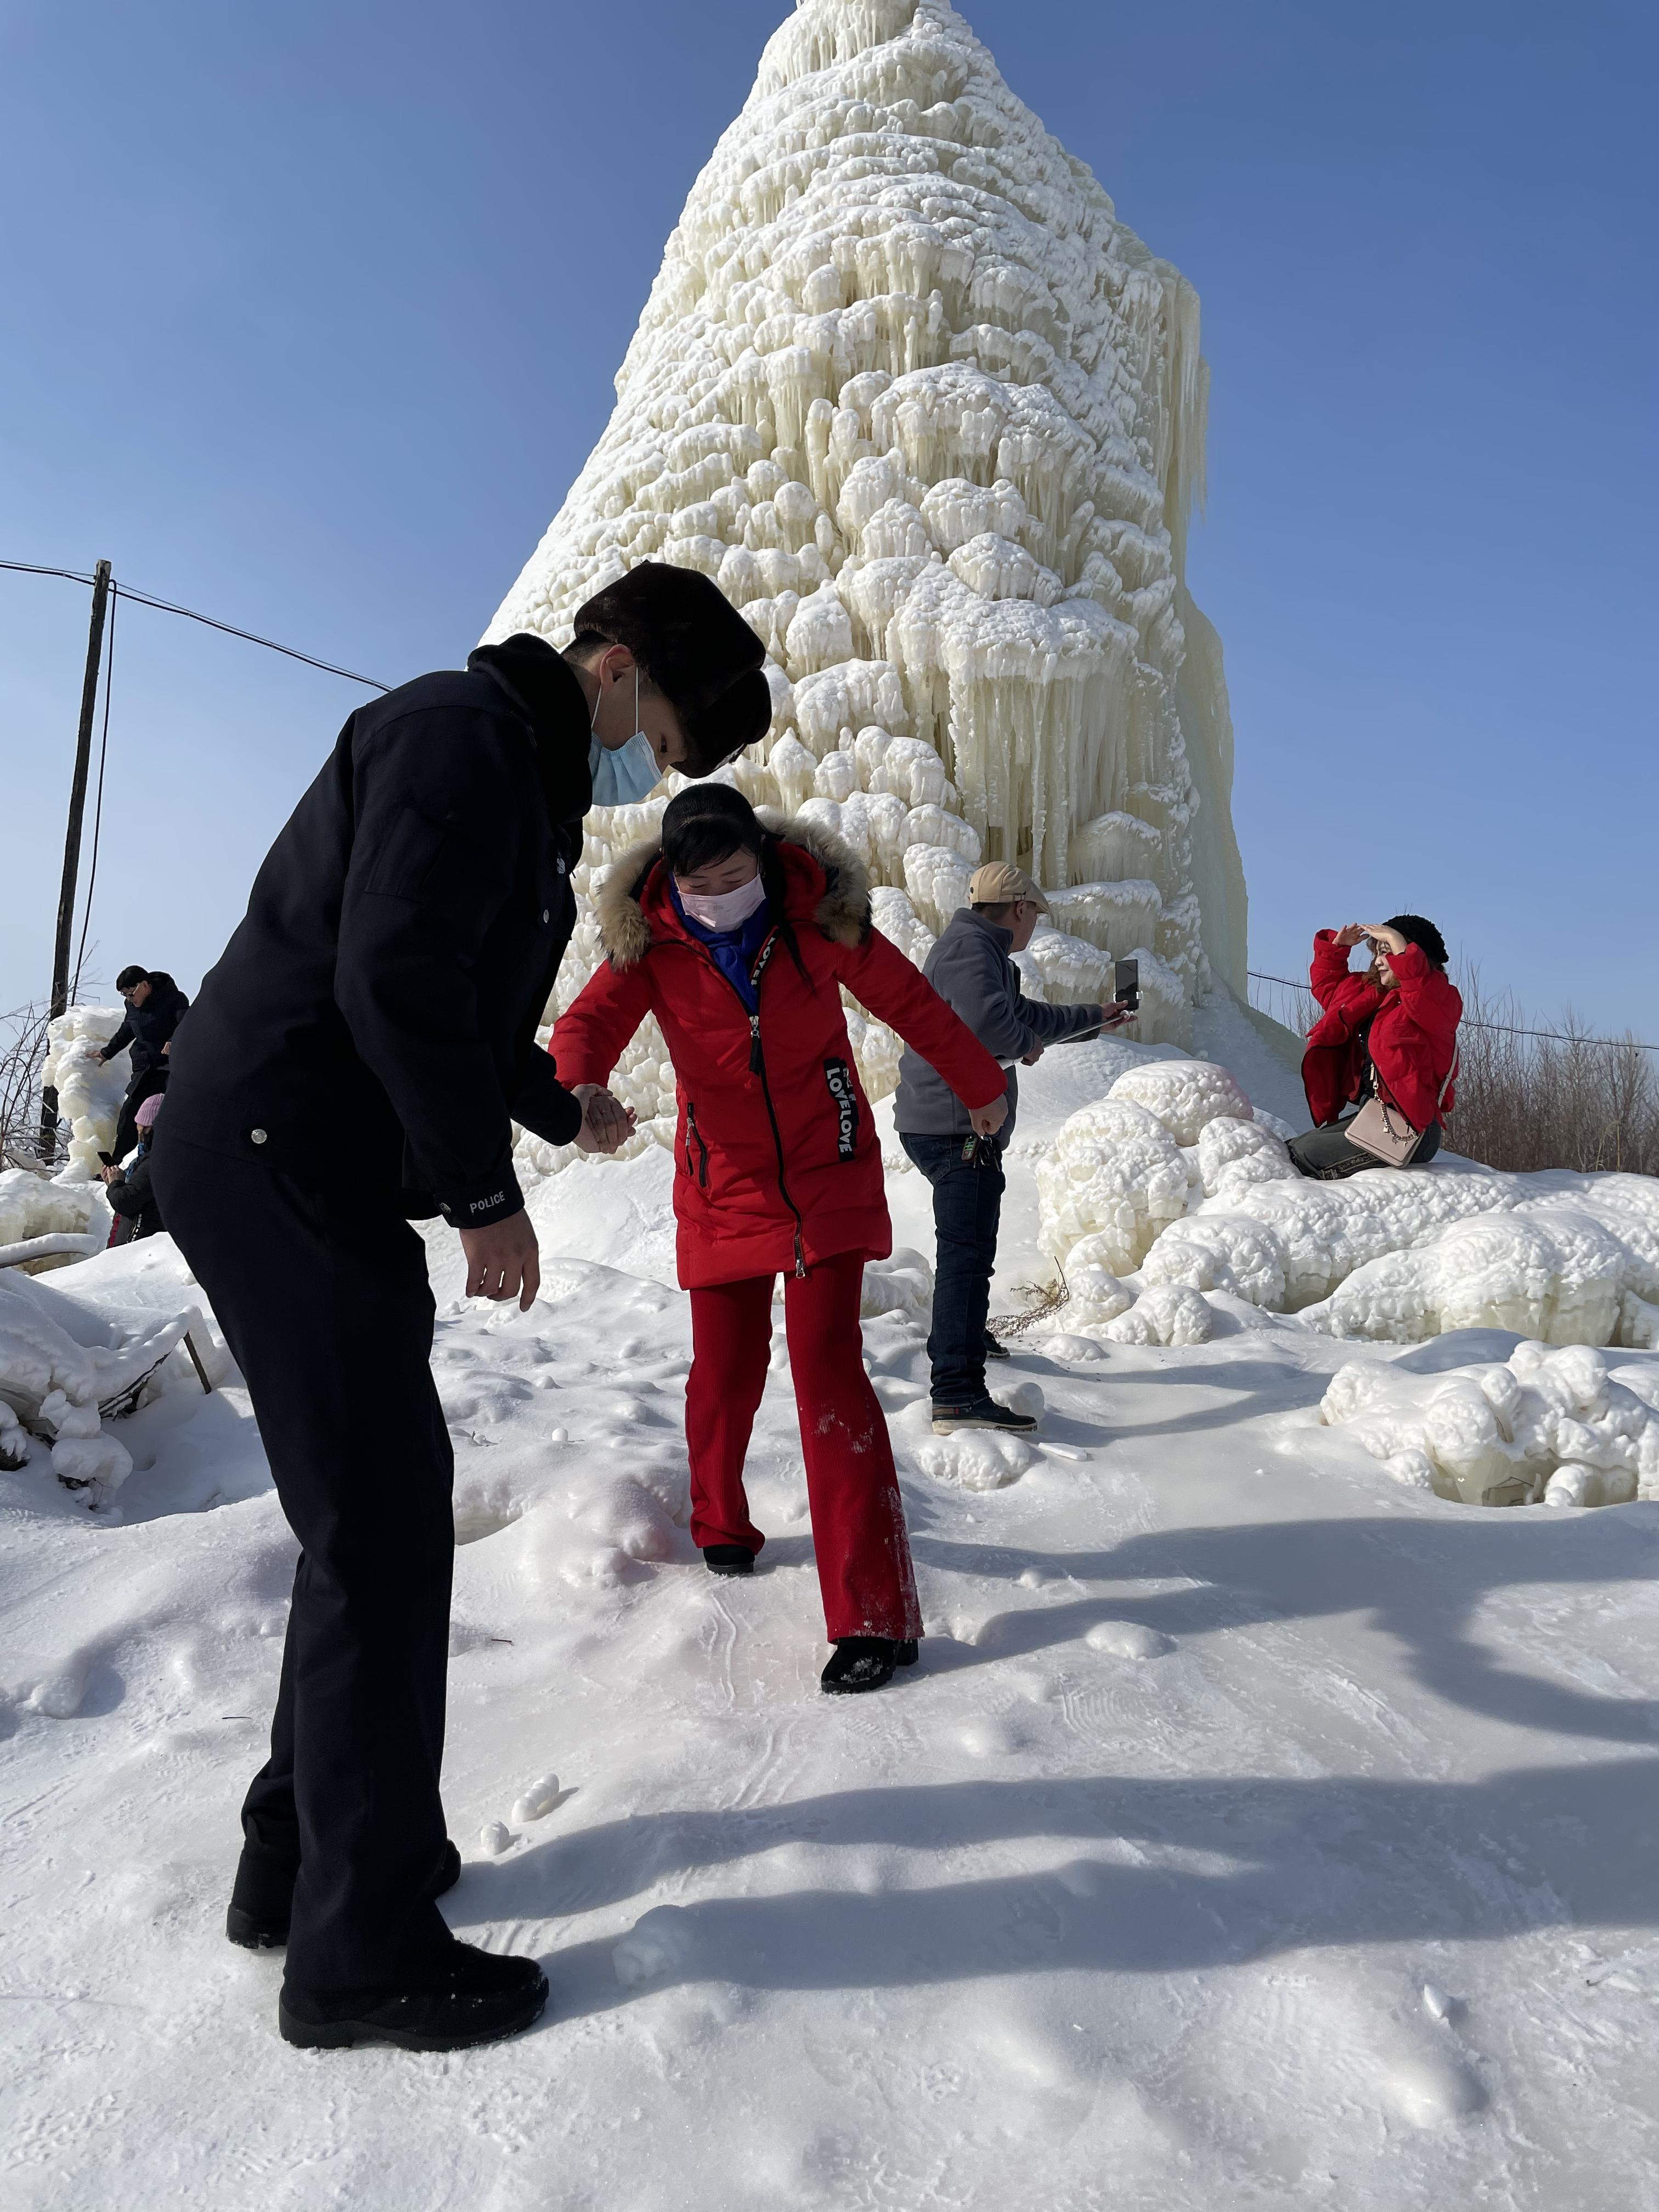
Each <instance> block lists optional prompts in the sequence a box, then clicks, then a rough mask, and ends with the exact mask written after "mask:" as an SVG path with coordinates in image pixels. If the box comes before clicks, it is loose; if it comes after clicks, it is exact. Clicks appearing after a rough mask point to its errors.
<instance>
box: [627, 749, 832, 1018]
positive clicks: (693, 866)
mask: <svg viewBox="0 0 1659 2212" xmlns="http://www.w3.org/2000/svg"><path fill="white" fill-rule="evenodd" d="M778 843H779V841H778V839H777V838H776V837H775V836H774V835H773V834H772V832H771V831H770V830H769V829H768V828H767V827H766V824H765V823H763V821H762V820H761V818H760V817H759V816H758V815H757V813H756V811H755V810H754V808H753V807H752V806H751V805H750V804H749V801H748V800H747V799H745V798H744V795H743V793H741V792H740V791H737V790H734V789H733V787H732V785H730V784H729V783H699V784H696V785H693V786H691V787H690V788H688V789H687V790H684V791H682V792H679V793H677V794H676V796H675V797H674V798H672V799H670V800H669V802H668V804H667V805H666V806H665V808H664V810H663V817H662V856H663V859H664V860H665V861H666V862H667V863H668V866H669V868H670V870H671V872H672V873H673V874H675V875H677V876H690V875H695V874H696V871H697V870H698V869H699V868H714V867H718V866H719V865H720V862H721V861H722V860H730V859H731V857H732V854H733V853H753V854H755V855H756V856H757V859H758V860H759V861H760V874H761V881H762V883H763V884H764V885H765V886H766V902H767V908H768V910H769V913H770V915H771V916H772V919H773V921H774V922H775V924H776V926H777V930H778V934H779V935H780V936H781V938H782V939H783V941H784V944H785V945H786V946H787V948H788V952H789V957H790V958H791V959H792V960H793V962H794V963H795V966H796V969H798V971H799V975H800V978H801V981H803V982H804V983H805V985H806V987H807V988H808V989H809V990H811V988H812V987H813V984H812V979H811V975H808V974H807V972H806V963H805V961H804V960H803V959H802V958H801V957H800V945H799V943H798V942H797V940H796V937H795V933H794V930H793V927H791V925H790V921H789V919H788V915H787V912H786V910H785V907H786V892H787V885H786V884H785V881H784V873H783V863H782V861H781V860H780V859H779V857H778Z"/></svg>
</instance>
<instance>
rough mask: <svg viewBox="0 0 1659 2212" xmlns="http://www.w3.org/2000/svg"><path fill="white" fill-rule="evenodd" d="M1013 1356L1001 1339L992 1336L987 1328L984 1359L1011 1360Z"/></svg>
mask: <svg viewBox="0 0 1659 2212" xmlns="http://www.w3.org/2000/svg"><path fill="white" fill-rule="evenodd" d="M1013 1356H1014V1355H1013V1353H1012V1352H1010V1351H1009V1349H1008V1347H1007V1346H1006V1344H1005V1343H1004V1342H1003V1340H1002V1339H1001V1338H1000V1336H993V1335H992V1334H991V1332H990V1330H989V1329H988V1328H987V1330H986V1332H985V1357H986V1358H987V1359H1012V1358H1013Z"/></svg>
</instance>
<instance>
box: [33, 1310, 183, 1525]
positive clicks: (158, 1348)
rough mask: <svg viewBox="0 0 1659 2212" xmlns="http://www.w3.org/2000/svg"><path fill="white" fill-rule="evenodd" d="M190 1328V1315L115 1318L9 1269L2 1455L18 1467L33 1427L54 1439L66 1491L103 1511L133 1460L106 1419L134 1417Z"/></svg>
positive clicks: (55, 1457)
mask: <svg viewBox="0 0 1659 2212" xmlns="http://www.w3.org/2000/svg"><path fill="white" fill-rule="evenodd" d="M192 1325H195V1326H197V1327H199V1326H200V1325H201V1316H199V1314H197V1312H196V1311H195V1310H194V1309H186V1310H185V1311H184V1312H182V1313H178V1314H174V1315H173V1316H168V1317H167V1318H165V1319H160V1320H158V1318H157V1316H155V1314H154V1313H153V1312H144V1311H136V1312H134V1313H132V1314H131V1315H125V1316H119V1317H116V1316H114V1315H113V1314H112V1310H111V1309H109V1308H107V1307H100V1308H98V1309H97V1310H94V1309H93V1308H91V1307H89V1306H86V1305H82V1304H80V1303H79V1302H78V1301H76V1299H74V1298H71V1297H65V1296H64V1294H63V1293H62V1292H60V1291H54V1290H52V1289H50V1288H48V1287H47V1285H46V1284H44V1283H42V1282H40V1281H39V1280H37V1279H33V1278H32V1277H29V1276H27V1275H22V1274H20V1273H17V1272H16V1271H15V1270H13V1271H11V1272H9V1273H0V1405H3V1407H4V1408H5V1413H4V1414H3V1415H0V1455H3V1456H4V1458H5V1460H6V1462H8V1463H9V1464H10V1465H13V1466H21V1464H22V1462H23V1459H24V1457H25V1456H26V1453H25V1450H24V1438H23V1435H22V1431H24V1430H32V1431H34V1432H35V1434H37V1435H39V1436H40V1437H44V1438H46V1440H47V1441H49V1442H50V1443H51V1446H52V1472H53V1474H56V1476H57V1477H58V1480H59V1481H60V1482H61V1483H63V1484H64V1486H65V1487H66V1488H68V1489H71V1490H85V1491H88V1492H90V1493H91V1500H90V1502H91V1503H93V1504H107V1503H108V1501H109V1500H110V1498H112V1497H113V1496H114V1495H115V1492H117V1491H118V1489H119V1488H120V1486H121V1485H122V1483H123V1482H125V1480H126V1478H127V1476H128V1475H129V1474H131V1471H132V1460H131V1455H130V1454H129V1453H128V1451H127V1449H126V1447H125V1445H124V1444H122V1443H120V1442H119V1441H118V1438H116V1437H112V1436H111V1435H110V1434H109V1433H108V1431H107V1430H106V1428H105V1425H104V1422H105V1417H106V1416H109V1417H111V1418H116V1417H118V1415H120V1414H122V1413H130V1412H131V1410H132V1408H133V1407H134V1406H136V1405H137V1404H138V1403H139V1402H140V1401H141V1400H142V1399H143V1397H144V1396H146V1395H154V1393H155V1390H156V1389H160V1388H161V1369H162V1367H163V1365H164V1364H165V1363H166V1362H167V1359H168V1358H169V1357H170V1355H171V1354H172V1353H173V1351H174V1350H175V1348H176V1347H177V1346H179V1344H181V1343H182V1342H183V1340H184V1336H185V1331H186V1329H188V1328H191V1326H192ZM196 1387H197V1385H196V1383H195V1382H194V1378H193V1375H192V1378H191V1388H192V1389H194V1388H196Z"/></svg>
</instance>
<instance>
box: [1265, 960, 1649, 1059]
mask: <svg viewBox="0 0 1659 2212" xmlns="http://www.w3.org/2000/svg"><path fill="white" fill-rule="evenodd" d="M1246 973H1247V974H1248V975H1249V978H1250V981H1252V982H1253V983H1279V984H1282V985H1283V986H1284V987H1285V990H1287V991H1301V992H1303V993H1304V994H1307V995H1310V996H1311V989H1310V986H1309V985H1308V984H1306V983H1304V982H1298V981H1295V980H1294V979H1293V978H1292V977H1291V976H1289V975H1263V974H1262V973H1261V969H1259V968H1251V969H1247V970H1246ZM1462 1026H1463V1027H1464V1028H1465V1029H1468V1030H1501V1032H1502V1033H1503V1035H1504V1036H1524V1037H1549V1038H1551V1039H1553V1041H1554V1042H1555V1043H1557V1044H1605V1045H1610V1046H1612V1048H1613V1050H1614V1051H1615V1052H1616V1051H1618V1050H1620V1048H1623V1047H1624V1046H1626V1045H1628V1046H1630V1047H1631V1048H1632V1049H1633V1050H1634V1051H1637V1052H1659V1044H1644V1043H1643V1042H1642V1040H1641V1039H1640V1037H1632V1036H1621V1037H1595V1036H1578V1035H1577V1032H1576V1031H1575V1030H1523V1029H1518V1028H1517V1027H1516V1024H1514V1023H1513V1022H1478V1021H1476V1020H1475V1019H1474V1017H1473V1016H1472V1015H1471V1016H1468V1017H1467V1018H1465V1020H1464V1022H1463V1024H1462Z"/></svg>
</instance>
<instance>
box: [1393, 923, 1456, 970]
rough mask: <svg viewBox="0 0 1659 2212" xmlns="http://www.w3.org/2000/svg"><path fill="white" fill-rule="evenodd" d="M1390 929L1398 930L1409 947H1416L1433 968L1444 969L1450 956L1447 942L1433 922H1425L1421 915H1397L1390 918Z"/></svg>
mask: <svg viewBox="0 0 1659 2212" xmlns="http://www.w3.org/2000/svg"><path fill="white" fill-rule="evenodd" d="M1388 926H1389V928H1390V929H1397V930H1398V931H1399V932H1400V934H1401V936H1402V937H1403V938H1404V939H1405V940H1406V942H1407V945H1416V946H1417V948H1418V950H1419V951H1420V952H1421V953H1422V954H1423V955H1424V956H1425V958H1426V959H1427V961H1428V963H1429V964H1430V966H1431V967H1432V968H1443V967H1444V966H1445V965H1446V962H1447V959H1448V957H1449V955H1448V953H1447V951H1446V940H1445V939H1444V938H1443V936H1442V935H1441V934H1440V932H1439V931H1438V930H1437V928H1436V927H1435V926H1434V924H1433V923H1432V922H1431V921H1424V919H1423V917H1422V915H1420V914H1396V915H1391V916H1390V917H1389V924H1388Z"/></svg>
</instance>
